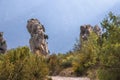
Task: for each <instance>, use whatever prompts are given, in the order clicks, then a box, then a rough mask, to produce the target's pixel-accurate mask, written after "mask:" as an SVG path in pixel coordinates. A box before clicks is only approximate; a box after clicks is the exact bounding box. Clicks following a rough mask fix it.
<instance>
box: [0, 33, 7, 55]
mask: <svg viewBox="0 0 120 80" xmlns="http://www.w3.org/2000/svg"><path fill="white" fill-rule="evenodd" d="M6 51H7V44H6V41H5V40H4V38H3V32H0V53H5V52H6Z"/></svg>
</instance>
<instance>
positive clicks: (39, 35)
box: [27, 19, 49, 55]
mask: <svg viewBox="0 0 120 80" xmlns="http://www.w3.org/2000/svg"><path fill="white" fill-rule="evenodd" d="M27 30H28V32H29V33H30V35H31V38H30V40H29V44H30V48H31V51H32V52H33V53H35V54H38V55H39V54H43V55H47V54H48V53H49V52H48V46H47V44H48V43H47V41H46V39H48V36H47V35H46V34H45V28H44V26H43V25H42V24H41V23H40V22H39V21H38V19H30V20H28V22H27Z"/></svg>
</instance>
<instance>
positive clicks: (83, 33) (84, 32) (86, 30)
mask: <svg viewBox="0 0 120 80" xmlns="http://www.w3.org/2000/svg"><path fill="white" fill-rule="evenodd" d="M92 31H93V32H95V33H96V34H97V35H98V36H101V29H100V27H99V26H98V25H95V26H94V27H93V26H91V25H89V24H88V25H82V26H80V38H81V39H82V40H83V41H85V40H87V39H88V36H89V35H90V32H92Z"/></svg>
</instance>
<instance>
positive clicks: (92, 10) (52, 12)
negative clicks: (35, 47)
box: [0, 0, 120, 53]
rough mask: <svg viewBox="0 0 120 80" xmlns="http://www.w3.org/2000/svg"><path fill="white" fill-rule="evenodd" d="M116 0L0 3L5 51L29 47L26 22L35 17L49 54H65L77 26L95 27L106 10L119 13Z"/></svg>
mask: <svg viewBox="0 0 120 80" xmlns="http://www.w3.org/2000/svg"><path fill="white" fill-rule="evenodd" d="M119 5H120V0H0V31H3V32H4V37H5V39H6V40H7V45H8V49H11V48H16V47H18V46H25V45H27V46H29V38H30V35H29V33H28V32H27V29H26V25H27V20H28V19H30V18H37V19H39V20H40V22H41V23H42V24H43V25H44V26H45V28H46V33H47V34H48V35H49V40H48V45H49V49H50V52H51V53H53V52H56V53H58V52H62V53H65V52H67V51H69V50H71V49H72V48H73V45H74V43H75V40H76V39H77V38H78V37H79V33H80V25H84V24H91V25H95V24H99V23H100V22H101V21H102V20H103V18H104V17H105V16H106V15H107V14H108V12H109V11H113V12H114V13H118V14H120V6H119Z"/></svg>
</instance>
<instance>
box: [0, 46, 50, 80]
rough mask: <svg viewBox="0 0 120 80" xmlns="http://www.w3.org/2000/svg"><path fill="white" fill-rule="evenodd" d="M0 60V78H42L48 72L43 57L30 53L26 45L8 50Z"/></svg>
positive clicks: (35, 79)
mask: <svg viewBox="0 0 120 80" xmlns="http://www.w3.org/2000/svg"><path fill="white" fill-rule="evenodd" d="M2 57H3V58H1V60H0V80H44V78H45V77H46V75H47V74H48V68H47V65H46V63H45V59H44V58H43V57H41V56H37V55H35V54H31V53H30V50H29V48H28V47H20V48H17V49H13V50H10V51H8V53H7V54H3V55H2Z"/></svg>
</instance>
